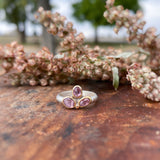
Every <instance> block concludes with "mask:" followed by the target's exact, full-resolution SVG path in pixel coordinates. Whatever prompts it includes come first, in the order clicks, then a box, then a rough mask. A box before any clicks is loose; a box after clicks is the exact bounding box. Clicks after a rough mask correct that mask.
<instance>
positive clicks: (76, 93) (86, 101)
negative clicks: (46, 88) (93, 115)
mask: <svg viewBox="0 0 160 160" xmlns="http://www.w3.org/2000/svg"><path fill="white" fill-rule="evenodd" d="M97 99H98V96H97V94H96V93H94V92H91V91H86V90H82V88H81V87H80V86H79V85H76V86H74V87H73V89H72V90H70V91H63V92H61V93H59V94H58V95H57V97H56V100H57V101H58V102H60V103H62V104H63V105H64V107H66V108H69V109H71V108H76V109H78V108H84V107H87V106H90V105H91V104H94V103H95V102H96V100H97Z"/></svg>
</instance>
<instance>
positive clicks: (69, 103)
mask: <svg viewBox="0 0 160 160" xmlns="http://www.w3.org/2000/svg"><path fill="white" fill-rule="evenodd" d="M63 104H64V105H65V107H66V108H74V106H75V102H74V100H73V99H72V98H69V97H67V98H65V99H64V100H63Z"/></svg>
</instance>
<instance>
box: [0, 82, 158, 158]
mask: <svg viewBox="0 0 160 160" xmlns="http://www.w3.org/2000/svg"><path fill="white" fill-rule="evenodd" d="M78 84H80V85H81V86H82V88H83V89H85V90H91V91H94V92H96V93H97V94H98V96H99V99H98V102H97V103H96V105H95V106H93V107H91V108H86V109H80V110H67V109H65V108H64V107H63V106H61V105H60V104H58V103H57V102H56V99H55V98H56V95H57V94H58V93H59V92H61V91H63V90H69V89H72V87H73V85H56V86H53V87H40V86H38V87H29V86H21V87H12V86H9V85H7V84H6V85H4V84H3V83H2V82H1V84H0V159H1V160H61V159H63V160H135V159H136V160H150V159H152V160H159V159H160V103H154V102H151V101H149V100H146V99H144V98H143V96H141V95H140V94H139V93H138V92H137V91H133V90H131V88H130V86H129V85H121V86H120V88H119V90H118V91H117V92H115V91H114V90H113V88H112V85H111V83H108V82H94V81H84V82H79V83H78Z"/></svg>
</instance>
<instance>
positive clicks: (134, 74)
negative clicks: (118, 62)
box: [127, 64, 160, 101]
mask: <svg viewBox="0 0 160 160" xmlns="http://www.w3.org/2000/svg"><path fill="white" fill-rule="evenodd" d="M127 79H128V80H129V81H130V82H131V85H132V87H133V88H134V89H137V90H139V91H140V93H141V94H143V95H144V96H145V97H146V98H148V99H151V100H153V101H160V76H159V77H158V76H157V75H156V74H155V73H154V72H152V71H151V69H150V68H149V67H147V66H144V67H142V66H141V65H139V64H132V65H131V66H130V67H129V68H128V75H127Z"/></svg>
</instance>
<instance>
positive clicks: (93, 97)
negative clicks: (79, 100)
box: [56, 90, 98, 103]
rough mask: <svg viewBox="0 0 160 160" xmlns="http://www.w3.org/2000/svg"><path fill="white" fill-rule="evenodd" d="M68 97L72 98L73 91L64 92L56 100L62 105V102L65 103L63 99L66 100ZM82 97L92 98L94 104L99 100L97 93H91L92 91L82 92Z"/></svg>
mask: <svg viewBox="0 0 160 160" xmlns="http://www.w3.org/2000/svg"><path fill="white" fill-rule="evenodd" d="M67 96H69V97H71V96H72V90H70V91H63V92H61V93H59V94H58V95H57V97H56V100H57V101H58V102H60V103H62V102H63V99H64V98H65V97H67ZM82 96H83V97H84V96H89V97H90V98H91V100H92V102H95V101H96V100H97V98H98V96H97V94H96V93H94V92H91V91H85V90H83V91H82Z"/></svg>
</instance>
